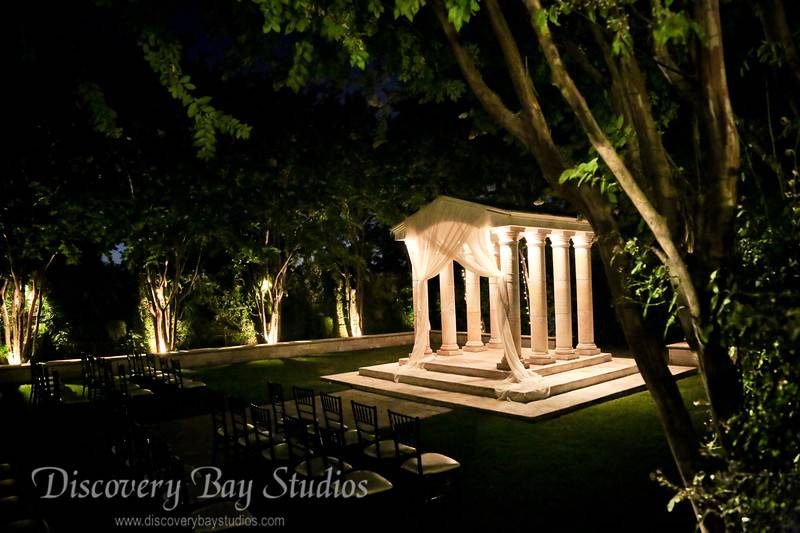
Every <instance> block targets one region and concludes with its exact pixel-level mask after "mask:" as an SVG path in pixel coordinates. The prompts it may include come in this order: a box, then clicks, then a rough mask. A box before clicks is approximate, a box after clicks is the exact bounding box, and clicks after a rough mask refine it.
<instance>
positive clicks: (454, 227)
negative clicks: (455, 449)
mask: <svg viewBox="0 0 800 533" xmlns="http://www.w3.org/2000/svg"><path fill="white" fill-rule="evenodd" d="M405 243H406V247H407V249H408V255H409V258H410V259H411V273H412V283H413V294H414V333H415V335H414V349H413V350H412V352H411V356H410V357H409V363H408V364H407V365H404V366H403V367H401V368H400V369H399V370H398V372H399V373H403V372H404V371H409V370H411V369H413V368H415V367H417V366H419V365H420V364H421V363H423V362H424V361H426V360H430V359H431V358H432V357H433V356H428V357H426V356H425V348H426V346H427V344H428V339H429V336H430V329H431V326H430V317H429V316H428V285H427V282H428V280H429V279H431V278H432V277H434V276H436V275H437V274H439V272H440V271H441V270H442V269H443V268H444V267H445V266H446V265H447V263H448V262H449V261H452V260H455V261H457V262H459V263H460V264H461V265H462V266H464V267H465V268H467V269H469V270H471V271H472V272H474V273H475V274H476V275H478V276H482V277H487V278H497V280H498V283H497V287H498V294H499V300H500V309H499V312H498V323H499V325H500V332H501V335H502V338H503V349H504V352H505V360H506V362H507V363H508V366H509V368H510V369H511V373H510V376H509V378H508V379H507V380H506V381H505V382H503V383H501V384H499V385H498V386H497V387H496V391H495V392H496V393H497V396H498V398H500V399H509V400H515V401H530V400H533V399H538V398H543V397H546V396H548V395H549V388H548V387H547V386H546V385H545V384H544V383H543V380H542V377H541V376H539V374H537V373H535V372H533V371H531V370H528V369H526V368H525V366H524V365H523V364H522V362H521V361H520V359H519V354H518V353H517V350H516V347H515V346H514V340H513V337H512V333H511V326H510V325H509V322H508V312H509V308H510V299H509V292H508V285H507V283H506V282H505V277H504V274H503V272H502V271H501V270H500V269H499V268H498V267H497V264H496V262H495V256H494V253H493V247H494V245H493V244H492V242H491V233H490V230H489V214H488V213H487V212H486V210H485V209H483V208H481V207H478V206H474V205H471V204H468V203H463V202H459V201H458V200H455V199H452V198H448V197H439V198H437V199H436V200H435V201H434V202H432V203H431V204H429V205H427V206H426V207H424V208H422V209H421V210H420V211H418V212H417V213H415V214H414V215H412V216H411V217H409V218H408V219H407V220H406V237H405Z"/></svg>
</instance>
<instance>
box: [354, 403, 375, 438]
mask: <svg viewBox="0 0 800 533" xmlns="http://www.w3.org/2000/svg"><path fill="white" fill-rule="evenodd" d="M350 404H351V405H352V407H353V419H354V421H355V426H356V432H357V434H358V442H359V444H364V443H371V442H377V441H378V408H377V407H375V406H374V405H367V404H364V403H358V402H357V401H355V400H350Z"/></svg>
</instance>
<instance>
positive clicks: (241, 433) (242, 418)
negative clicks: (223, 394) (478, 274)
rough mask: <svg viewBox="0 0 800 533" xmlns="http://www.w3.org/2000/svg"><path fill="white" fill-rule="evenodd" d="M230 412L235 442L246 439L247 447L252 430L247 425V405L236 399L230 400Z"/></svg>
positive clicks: (231, 398)
mask: <svg viewBox="0 0 800 533" xmlns="http://www.w3.org/2000/svg"><path fill="white" fill-rule="evenodd" d="M228 412H229V413H230V417H231V432H232V435H231V436H232V437H233V440H234V441H238V440H239V439H244V444H245V447H247V446H248V444H249V442H250V441H249V433H250V431H249V430H250V428H249V427H248V425H247V404H246V403H245V402H244V401H243V400H241V399H239V398H236V397H230V398H228Z"/></svg>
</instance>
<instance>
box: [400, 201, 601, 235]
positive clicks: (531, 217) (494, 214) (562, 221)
mask: <svg viewBox="0 0 800 533" xmlns="http://www.w3.org/2000/svg"><path fill="white" fill-rule="evenodd" d="M438 202H455V203H458V204H462V205H465V206H471V207H478V208H481V209H484V210H486V212H487V213H488V214H489V220H490V223H489V226H490V227H491V228H501V227H506V226H518V227H523V228H531V229H533V228H542V229H557V230H568V231H593V230H592V226H591V225H590V224H589V223H588V222H587V221H585V220H579V219H578V218H576V217H569V216H563V215H549V214H545V213H530V212H527V211H512V210H508V209H501V208H499V207H492V206H489V205H484V204H479V203H477V202H469V201H467V200H461V199H458V198H453V197H452V196H444V195H441V196H438V197H437V198H436V199H435V200H433V201H432V202H431V203H429V204H426V205H425V206H423V207H422V208H420V210H422V209H426V208H428V207H429V206H432V205H434V204H436V203H438ZM412 216H413V215H412ZM406 220H408V218H406ZM406 220H404V221H402V222H400V223H399V224H397V225H396V226H394V227H393V228H392V229H391V231H392V234H393V235H394V238H395V240H398V241H402V240H404V239H405V236H406Z"/></svg>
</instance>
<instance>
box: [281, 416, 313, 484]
mask: <svg viewBox="0 0 800 533" xmlns="http://www.w3.org/2000/svg"><path fill="white" fill-rule="evenodd" d="M307 428H308V424H307V423H306V422H305V421H304V420H301V419H300V418H299V417H296V416H292V415H289V414H287V415H285V416H284V419H283V430H284V432H285V434H286V443H287V444H288V445H289V461H290V462H295V461H298V462H299V461H306V462H308V463H309V464H308V465H307V466H308V467H309V469H310V468H311V464H310V461H311V457H312V453H311V443H310V439H309V434H308V429H307ZM309 471H310V470H309Z"/></svg>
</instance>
